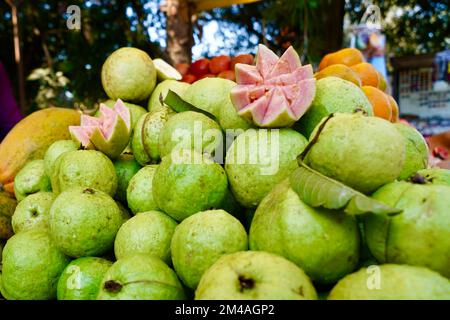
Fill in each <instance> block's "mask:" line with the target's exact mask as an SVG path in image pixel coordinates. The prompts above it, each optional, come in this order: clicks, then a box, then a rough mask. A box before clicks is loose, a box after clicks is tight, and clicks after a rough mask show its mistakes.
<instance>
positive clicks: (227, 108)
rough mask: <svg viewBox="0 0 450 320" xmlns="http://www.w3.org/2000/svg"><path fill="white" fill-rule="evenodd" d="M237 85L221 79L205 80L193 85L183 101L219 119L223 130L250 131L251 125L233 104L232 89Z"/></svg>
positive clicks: (186, 92) (188, 89)
mask: <svg viewBox="0 0 450 320" xmlns="http://www.w3.org/2000/svg"><path fill="white" fill-rule="evenodd" d="M235 86H236V83H235V82H233V81H231V80H227V79H221V78H204V79H201V80H198V81H196V82H194V83H193V84H191V85H190V86H189V88H187V90H186V91H185V93H184V95H183V99H184V100H186V101H187V102H189V103H191V104H192V105H194V106H195V107H197V108H199V109H202V110H204V111H207V112H209V113H210V114H212V115H213V116H215V117H216V118H217V121H218V122H219V124H220V126H221V127H222V129H223V130H227V129H244V130H245V129H248V128H250V127H251V124H250V123H249V122H247V121H246V120H245V119H244V118H242V117H241V116H239V115H238V113H237V111H236V109H235V107H234V105H233V103H232V102H231V98H230V93H231V89H232V88H233V87H235Z"/></svg>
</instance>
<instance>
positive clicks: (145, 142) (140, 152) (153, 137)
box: [131, 106, 175, 165]
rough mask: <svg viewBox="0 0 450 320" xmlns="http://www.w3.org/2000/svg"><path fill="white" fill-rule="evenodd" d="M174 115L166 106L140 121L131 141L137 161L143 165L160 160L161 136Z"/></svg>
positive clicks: (148, 114)
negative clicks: (159, 145) (159, 146)
mask: <svg viewBox="0 0 450 320" xmlns="http://www.w3.org/2000/svg"><path fill="white" fill-rule="evenodd" d="M174 114H175V112H174V111H172V109H170V108H169V107H166V106H164V107H161V108H159V109H158V110H155V111H152V112H151V113H147V114H146V115H144V116H142V117H141V118H140V119H139V121H138V124H137V125H136V130H135V131H134V134H133V137H132V139H131V148H132V149H133V154H134V156H135V158H136V160H137V161H138V162H139V163H140V164H141V165H146V164H148V163H152V162H153V163H154V162H158V161H159V160H160V158H161V156H160V153H159V148H158V143H159V136H160V133H161V130H162V128H163V127H164V125H165V124H166V122H167V120H169V118H170V117H171V116H172V115H174Z"/></svg>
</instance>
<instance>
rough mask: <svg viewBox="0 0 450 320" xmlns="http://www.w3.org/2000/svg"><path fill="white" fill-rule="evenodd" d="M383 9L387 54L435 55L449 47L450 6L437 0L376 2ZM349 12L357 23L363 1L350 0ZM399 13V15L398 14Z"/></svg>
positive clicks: (384, 0) (387, 0) (347, 2)
mask: <svg viewBox="0 0 450 320" xmlns="http://www.w3.org/2000/svg"><path fill="white" fill-rule="evenodd" d="M371 2H372V3H373V4H375V5H377V6H379V7H380V9H381V15H382V17H383V21H384V26H383V27H384V32H385V34H386V37H387V42H388V51H389V52H390V53H392V54H393V55H395V56H402V55H413V54H419V53H434V52H438V51H442V50H445V49H446V48H448V47H449V46H450V3H449V2H448V1H436V0H421V1H412V0H374V1H371ZM345 9H346V12H347V13H348V15H349V17H350V19H351V21H352V22H358V21H359V20H360V19H361V17H362V15H363V13H364V10H365V7H364V6H363V5H362V3H361V1H357V0H347V1H346V8H345ZM396 13H397V14H396Z"/></svg>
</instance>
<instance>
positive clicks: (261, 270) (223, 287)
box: [195, 251, 317, 300]
mask: <svg viewBox="0 0 450 320" xmlns="http://www.w3.org/2000/svg"><path fill="white" fill-rule="evenodd" d="M195 299H196V300H305V299H306V300H316V299H317V293H316V290H315V289H314V287H313V285H312V283H311V280H310V279H309V278H308V276H307V275H306V274H305V273H304V272H303V270H301V269H300V268H299V267H297V266H296V265H295V264H294V263H292V262H291V261H289V260H286V259H285V258H283V257H280V256H278V255H275V254H272V253H268V252H263V251H241V252H236V253H232V254H228V255H225V256H222V257H221V258H220V259H219V260H217V261H216V263H214V264H213V265H212V266H211V267H210V268H209V269H208V270H207V271H206V272H205V273H204V274H203V276H202V279H201V280H200V283H199V285H198V287H197V290H196V291H195Z"/></svg>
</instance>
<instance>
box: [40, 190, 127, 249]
mask: <svg viewBox="0 0 450 320" xmlns="http://www.w3.org/2000/svg"><path fill="white" fill-rule="evenodd" d="M122 223H123V218H122V214H121V212H120V209H119V207H118V206H117V204H116V202H115V201H114V200H113V199H112V198H111V197H110V196H109V195H107V194H106V193H104V192H102V191H100V190H96V189H92V188H80V187H78V188H72V189H70V190H67V191H64V192H62V193H61V194H60V195H59V196H58V197H57V198H56V199H55V201H54V202H53V205H52V207H51V209H50V219H49V225H50V236H51V238H52V240H53V241H54V243H55V244H56V245H57V246H58V248H59V249H60V250H61V251H62V252H64V253H65V254H66V255H68V256H70V257H74V258H79V257H84V256H94V255H101V254H103V253H105V252H107V251H108V250H109V249H111V248H112V247H113V244H114V238H115V236H116V233H117V231H118V230H119V228H120V226H121V225H122Z"/></svg>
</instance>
